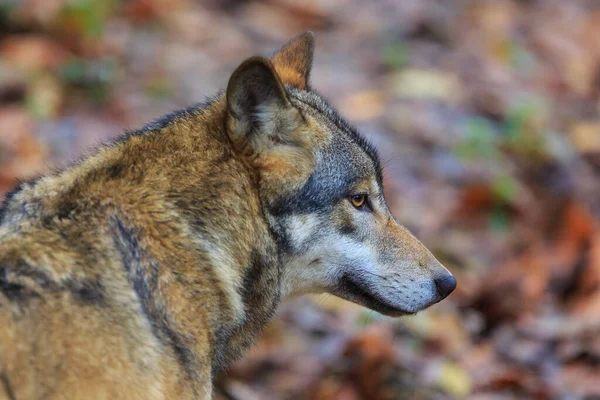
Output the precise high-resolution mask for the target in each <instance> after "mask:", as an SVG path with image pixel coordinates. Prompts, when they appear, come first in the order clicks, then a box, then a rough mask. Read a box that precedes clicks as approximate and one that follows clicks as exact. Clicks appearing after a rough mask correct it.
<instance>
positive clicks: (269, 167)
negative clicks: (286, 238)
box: [226, 57, 314, 198]
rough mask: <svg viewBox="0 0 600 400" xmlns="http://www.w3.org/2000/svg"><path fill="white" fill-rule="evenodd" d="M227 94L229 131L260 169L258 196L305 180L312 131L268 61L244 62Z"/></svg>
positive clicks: (310, 158) (273, 193)
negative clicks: (260, 193)
mask: <svg viewBox="0 0 600 400" xmlns="http://www.w3.org/2000/svg"><path fill="white" fill-rule="evenodd" d="M226 96H227V117H226V118H227V131H228V135H229V137H230V138H231V140H232V142H233V144H234V147H235V148H236V150H238V151H239V152H241V153H242V154H245V155H248V156H250V159H251V160H252V161H253V163H254V165H255V166H257V167H258V168H259V170H260V173H261V178H262V185H261V190H262V191H263V194H266V196H267V197H269V198H275V197H276V196H277V193H280V192H281V191H282V187H287V188H294V187H295V186H296V185H299V184H301V183H302V182H303V181H304V180H306V179H308V176H309V175H310V173H311V171H312V169H313V168H314V156H313V155H312V139H311V138H312V136H313V135H310V134H309V131H308V128H307V125H306V121H305V120H304V118H303V117H302V114H301V113H300V111H299V110H298V109H297V108H296V107H294V106H293V105H292V103H291V102H290V99H289V97H288V93H287V92H286V90H285V88H284V87H283V84H282V83H281V80H280V79H279V76H278V75H277V72H275V69H274V67H273V64H271V62H270V61H269V60H267V59H266V58H262V57H252V58H249V59H248V60H246V61H244V62H243V63H242V64H241V65H240V66H239V67H238V69H236V70H235V72H234V73H233V74H232V75H231V78H230V79H229V84H228V85H227V94H226ZM284 183H285V184H284Z"/></svg>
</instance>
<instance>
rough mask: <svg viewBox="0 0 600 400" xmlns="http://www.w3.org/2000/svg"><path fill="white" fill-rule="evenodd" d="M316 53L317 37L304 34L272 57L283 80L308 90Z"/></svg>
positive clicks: (308, 33) (311, 34)
mask: <svg viewBox="0 0 600 400" xmlns="http://www.w3.org/2000/svg"><path fill="white" fill-rule="evenodd" d="M314 51H315V35H314V34H313V33H312V32H310V31H307V32H304V33H301V34H300V35H298V36H296V37H295V38H293V39H292V40H290V41H289V42H288V43H286V44H285V45H283V47H282V48H281V49H279V51H277V52H276V53H275V54H273V56H271V61H272V62H273V65H274V66H275V70H276V71H277V73H278V74H279V76H280V77H281V80H282V81H283V82H285V83H286V84H288V85H292V86H295V87H297V88H299V89H306V88H307V87H308V86H309V84H308V78H309V76H310V69H311V67H312V61H313V54H314Z"/></svg>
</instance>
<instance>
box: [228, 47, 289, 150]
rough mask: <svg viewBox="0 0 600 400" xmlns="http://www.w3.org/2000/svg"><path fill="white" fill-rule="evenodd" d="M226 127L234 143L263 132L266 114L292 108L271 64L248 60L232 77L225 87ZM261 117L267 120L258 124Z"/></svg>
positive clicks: (255, 59) (261, 59) (258, 58)
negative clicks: (256, 132) (260, 131)
mask: <svg viewBox="0 0 600 400" xmlns="http://www.w3.org/2000/svg"><path fill="white" fill-rule="evenodd" d="M226 97H227V114H228V121H227V122H228V128H229V130H230V132H231V133H232V134H233V136H234V137H233V139H234V140H235V141H237V140H240V139H246V138H249V136H250V135H251V134H252V132H253V131H254V130H263V131H264V130H266V129H265V128H268V127H265V126H260V124H261V122H262V123H263V124H264V123H265V122H269V121H268V120H269V119H272V116H271V115H269V113H270V112H271V113H274V114H279V113H280V111H287V110H289V109H290V108H291V104H290V101H289V99H288V96H287V92H286V91H285V88H284V87H283V84H282V83H281V80H280V79H279V77H278V76H277V73H276V72H275V70H274V68H273V65H272V64H271V62H270V61H269V60H267V59H266V58H263V57H251V58H249V59H247V60H246V61H244V62H243V63H242V64H241V65H240V66H239V67H238V68H237V69H236V70H235V71H234V73H233V74H232V75H231V78H230V79H229V83H228V85H227V94H226ZM261 117H263V118H266V119H267V121H261Z"/></svg>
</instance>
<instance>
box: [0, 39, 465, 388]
mask: <svg viewBox="0 0 600 400" xmlns="http://www.w3.org/2000/svg"><path fill="white" fill-rule="evenodd" d="M313 52H314V37H313V34H312V33H310V32H307V33H304V34H301V35H299V36H298V37H296V38H294V39H293V40H292V41H290V42H289V43H287V44H286V45H285V46H283V47H282V48H281V49H280V50H279V51H277V52H276V53H275V54H274V55H273V56H272V57H270V58H269V59H268V58H264V57H252V58H249V59H247V60H246V61H244V62H243V63H242V64H241V65H240V66H239V67H238V68H237V69H236V70H235V72H233V74H232V75H231V77H230V79H229V83H228V85H227V90H226V91H225V92H222V93H219V94H218V95H216V96H214V97H213V98H211V99H209V100H208V101H206V102H204V103H202V104H197V105H195V106H192V107H190V108H187V109H184V110H181V111H177V112H175V113H173V114H170V115H167V116H166V117H164V118H162V119H159V120H157V121H155V122H152V123H150V124H148V125H146V126H145V127H143V128H141V129H139V130H136V131H131V132H128V133H126V134H124V135H123V136H122V137H120V138H119V139H117V140H115V141H113V142H111V143H108V144H106V145H104V146H101V147H100V148H98V149H97V150H95V151H94V152H93V153H92V154H90V155H88V156H87V157H85V158H84V159H82V160H80V161H78V162H76V163H74V164H73V165H71V166H70V167H68V168H65V169H63V170H62V171H57V172H54V173H52V174H49V175H47V176H43V177H41V178H39V179H36V180H34V181H30V182H22V183H21V184H20V185H19V186H18V187H17V188H16V189H15V190H14V191H13V192H11V193H9V194H8V195H7V196H6V199H5V201H4V203H3V206H2V211H1V213H0V398H2V399H8V400H15V399H19V400H21V399H42V398H43V399H117V398H123V399H176V398H177V399H208V398H211V396H212V395H213V383H212V381H213V377H214V376H215V374H217V373H218V371H220V370H221V369H223V368H224V367H226V366H227V365H228V364H229V363H231V362H232V361H233V360H235V359H237V358H238V357H240V356H241V354H242V353H243V351H244V350H245V349H247V348H248V347H249V346H250V345H251V344H252V342H253V341H254V340H255V338H256V337H257V335H258V334H259V333H260V332H261V330H262V329H263V328H264V327H265V325H266V324H267V323H268V321H269V320H270V319H271V318H272V317H273V315H274V313H275V310H276V308H277V306H278V304H280V302H281V301H282V300H283V299H285V298H287V297H289V296H294V295H298V294H302V293H315V292H316V293H320V292H326V293H331V294H333V295H336V296H339V297H342V298H344V299H347V300H350V301H352V302H356V303H358V304H361V305H363V306H365V307H368V308H370V309H372V310H375V311H377V312H379V313H382V314H385V315H389V316H401V315H407V314H414V313H416V312H418V311H420V310H423V309H425V308H427V307H429V306H431V305H432V304H434V303H437V302H439V301H440V300H442V299H444V298H445V297H447V296H448V295H449V294H450V293H451V292H452V291H453V290H454V288H455V287H456V280H455V278H454V277H453V275H452V274H451V273H450V272H449V271H448V270H447V269H446V268H444V267H443V266H442V264H440V262H438V261H437V260H436V258H435V257H434V256H433V255H432V254H431V252H429V251H428V250H427V249H426V248H425V246H424V245H423V244H421V242H419V240H417V239H416V238H415V237H414V236H413V235H412V234H411V233H410V232H409V231H408V230H406V229H405V228H404V227H402V225H401V224H400V223H398V221H396V219H395V218H394V217H393V216H392V214H391V213H390V210H389V209H388V207H387V205H386V202H385V199H384V192H383V178H382V170H381V165H380V161H379V158H378V155H377V152H376V150H375V148H374V147H373V146H372V145H370V144H369V143H368V142H367V141H366V140H365V139H364V138H363V137H362V136H361V135H360V134H359V133H358V132H357V131H356V130H355V129H354V128H353V127H352V126H351V125H349V124H348V123H347V122H346V121H345V120H344V119H343V118H342V117H340V116H339V115H338V113H337V112H336V111H335V110H334V108H332V107H331V106H330V105H329V104H328V103H327V102H326V101H325V100H324V98H323V97H322V96H321V95H319V93H317V92H316V91H315V90H314V89H313V88H312V87H311V86H310V83H309V76H310V72H311V65H312V60H313Z"/></svg>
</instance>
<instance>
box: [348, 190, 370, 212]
mask: <svg viewBox="0 0 600 400" xmlns="http://www.w3.org/2000/svg"><path fill="white" fill-rule="evenodd" d="M350 203H352V205H353V206H354V207H356V208H363V207H364V206H365V205H366V204H367V195H366V194H364V193H361V194H354V195H352V196H350Z"/></svg>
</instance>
